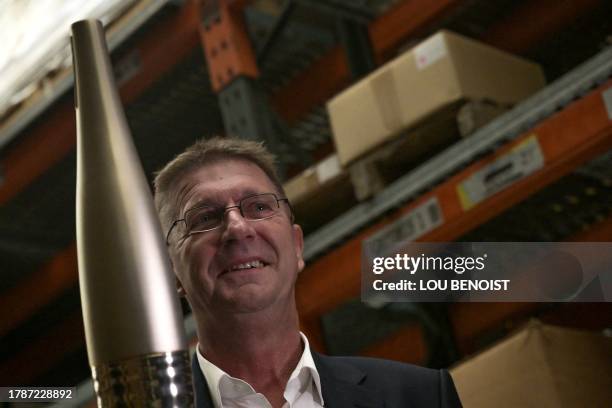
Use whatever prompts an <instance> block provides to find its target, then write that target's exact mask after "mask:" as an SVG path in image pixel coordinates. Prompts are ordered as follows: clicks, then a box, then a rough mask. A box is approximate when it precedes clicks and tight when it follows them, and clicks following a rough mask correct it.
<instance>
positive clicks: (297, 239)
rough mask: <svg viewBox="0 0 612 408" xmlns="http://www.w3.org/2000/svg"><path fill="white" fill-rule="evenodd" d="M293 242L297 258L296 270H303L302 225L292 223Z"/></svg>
mask: <svg viewBox="0 0 612 408" xmlns="http://www.w3.org/2000/svg"><path fill="white" fill-rule="evenodd" d="M293 244H294V245H295V255H296V256H297V260H298V272H302V270H304V266H305V263H304V232H303V231H302V227H300V226H299V225H297V224H293Z"/></svg>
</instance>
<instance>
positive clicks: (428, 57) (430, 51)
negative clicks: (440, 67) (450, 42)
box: [414, 35, 447, 69]
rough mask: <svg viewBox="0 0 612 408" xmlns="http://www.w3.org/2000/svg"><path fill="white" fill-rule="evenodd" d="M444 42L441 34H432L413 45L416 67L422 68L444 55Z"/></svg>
mask: <svg viewBox="0 0 612 408" xmlns="http://www.w3.org/2000/svg"><path fill="white" fill-rule="evenodd" d="M446 52H447V51H446V44H445V43H444V37H443V36H442V35H434V36H433V37H431V38H430V39H428V40H426V41H424V42H423V43H421V44H419V45H417V46H416V47H414V59H415V62H416V67H417V69H424V68H426V67H428V66H430V65H431V64H433V63H434V62H436V61H438V60H439V59H440V58H442V57H444V56H445V55H446Z"/></svg>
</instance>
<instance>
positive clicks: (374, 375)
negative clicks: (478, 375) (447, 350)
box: [321, 356, 461, 407]
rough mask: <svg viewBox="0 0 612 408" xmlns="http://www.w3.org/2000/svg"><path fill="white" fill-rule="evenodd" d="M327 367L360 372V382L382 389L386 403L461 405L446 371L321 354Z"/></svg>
mask: <svg viewBox="0 0 612 408" xmlns="http://www.w3.org/2000/svg"><path fill="white" fill-rule="evenodd" d="M321 358H322V360H323V361H324V363H325V364H326V365H327V366H328V367H333V370H334V371H336V373H338V375H342V374H340V373H350V372H353V371H359V372H361V373H363V377H362V379H361V380H360V383H361V385H362V386H364V387H367V388H370V389H375V390H378V392H380V393H382V395H383V396H384V399H385V401H386V402H387V406H402V405H401V404H403V403H406V404H408V405H410V406H414V407H431V406H433V407H460V406H461V403H460V402H459V397H458V395H457V391H456V390H455V386H454V384H453V380H452V379H451V377H450V375H449V374H448V371H446V370H436V369H431V368H425V367H419V366H416V365H413V364H407V363H401V362H397V361H391V360H384V359H378V358H368V357H330V356H321Z"/></svg>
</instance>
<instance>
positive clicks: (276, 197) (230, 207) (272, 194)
mask: <svg viewBox="0 0 612 408" xmlns="http://www.w3.org/2000/svg"><path fill="white" fill-rule="evenodd" d="M263 195H270V196H272V197H274V199H275V200H276V205H277V207H276V208H277V209H278V210H280V202H281V201H284V202H286V203H287V205H288V206H289V212H290V219H291V222H293V207H292V206H291V203H290V202H289V199H288V198H287V197H282V198H278V196H277V195H276V194H275V193H259V194H251V195H249V196H246V197H243V198H241V199H240V201H238V205H230V206H227V207H224V208H219V213H221V212H222V213H223V216H225V214H226V213H227V211H228V210H231V209H232V208H238V210H239V211H240V216H242V217H243V218H244V219H245V220H249V221H262V220H267V219H268V218H272V217H274V216H275V215H276V214H278V211H277V212H275V213H274V214H272V215H269V216H267V217H264V218H255V219H251V218H247V217H245V216H244V211H243V209H242V203H243V202H244V201H245V200H248V199H251V198H253V197H259V196H263ZM201 207H207V206H205V205H195V206H193V207H191V208H189V209H188V210H186V211H185V213H184V215H183V218H180V219H178V220H174V221H173V222H172V225H171V226H170V229H169V230H168V233H167V234H166V245H168V246H169V245H170V234H172V231H173V230H174V228H175V227H176V226H177V225H178V224H179V223H180V222H183V223H185V229H187V218H186V217H185V214H187V213H188V212H189V211H192V210H195V209H197V208H201ZM222 225H223V222H221V223H220V224H219V225H218V226H216V227H214V228H209V229H206V230H199V231H191V232H188V233H186V234H184V235H183V236H182V237H181V238H180V239H185V238H187V237H188V236H191V235H194V234H200V233H202V232H208V231H214V230H216V229H219V228H221V226H222Z"/></svg>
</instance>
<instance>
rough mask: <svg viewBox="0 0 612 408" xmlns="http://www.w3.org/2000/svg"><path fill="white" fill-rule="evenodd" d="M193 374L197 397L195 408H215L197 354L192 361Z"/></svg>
mask: <svg viewBox="0 0 612 408" xmlns="http://www.w3.org/2000/svg"><path fill="white" fill-rule="evenodd" d="M191 373H192V377H193V391H194V397H195V403H194V406H195V407H196V408H213V402H212V397H211V396H210V391H209V390H208V384H207V383H206V379H205V378H204V374H202V370H201V369H200V364H198V358H197V356H196V353H193V358H192V359H191Z"/></svg>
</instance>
